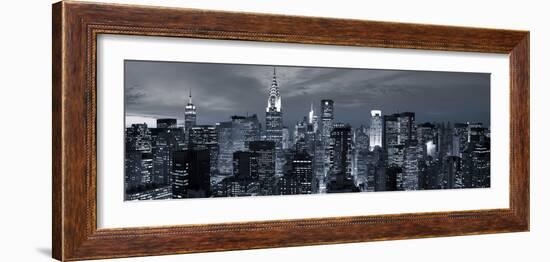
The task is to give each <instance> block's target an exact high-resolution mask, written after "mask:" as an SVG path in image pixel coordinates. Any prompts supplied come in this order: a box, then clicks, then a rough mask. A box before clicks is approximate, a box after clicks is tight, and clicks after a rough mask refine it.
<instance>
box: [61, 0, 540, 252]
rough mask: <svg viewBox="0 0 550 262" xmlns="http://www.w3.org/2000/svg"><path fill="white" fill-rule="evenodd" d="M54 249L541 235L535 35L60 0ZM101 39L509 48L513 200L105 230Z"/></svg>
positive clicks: (180, 248) (196, 248) (219, 247)
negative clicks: (533, 141)
mask: <svg viewBox="0 0 550 262" xmlns="http://www.w3.org/2000/svg"><path fill="white" fill-rule="evenodd" d="M52 31H53V32H52V34H53V46H52V60H53V61H52V63H53V80H52V87H53V92H52V104H53V108H52V113H53V117H52V128H53V137H52V148H53V152H52V154H53V163H52V172H53V181H52V190H53V193H52V202H53V203H52V204H53V221H52V227H53V230H52V231H53V232H52V245H53V257H54V258H56V259H58V260H63V261H69V260H81V259H99V258H116V257H130V256H150V255H164V254H182V253H192V252H207V251H223V250H238V249H256V248H269V247H283V246H285V247H289V246H303V245H320V244H331V243H349V242H361V241H378V240H393V239H410V238H424V237H442V236H455V235H474V234H487V233H502V232H521V231H528V230H529V32H528V31H511V30H499V29H483V28H465V27H452V26H437V25H421V24H405V23H390V22H375V21H359V20H344V19H327V18H316V17H295V16H283V15H266V14H251V13H233V12H219V11H205V10H193V9H181V8H161V7H149V6H129V5H113V4H98V3H83V2H72V1H63V2H59V3H56V4H54V5H53V23H52ZM99 34H121V35H141V36H167V37H188V38H206V39H225V40H249V41H265V42H285V43H304V44H324V45H343V46H363V47H382V48H407V49H422V50H443V51H467V52H483V53H500V54H508V55H509V58H510V95H509V97H510V207H509V208H505V209H488V210H476V211H457V212H433V213H411V214H396V215H374V216H354V217H338V218H317V219H296V220H280V221H267V222H250V223H223V224H202V225H181V226H163V227H145V228H122V229H98V228H97V225H96V221H97V216H96V209H97V202H96V197H97V196H96V194H97V193H96V191H97V184H96V176H97V174H96V106H97V101H96V51H97V50H96V48H97V47H96V42H97V37H98V35H99Z"/></svg>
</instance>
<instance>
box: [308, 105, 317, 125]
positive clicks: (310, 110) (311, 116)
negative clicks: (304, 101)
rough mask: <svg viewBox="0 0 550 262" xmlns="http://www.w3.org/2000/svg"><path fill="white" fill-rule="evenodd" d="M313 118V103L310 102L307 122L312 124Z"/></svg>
mask: <svg viewBox="0 0 550 262" xmlns="http://www.w3.org/2000/svg"><path fill="white" fill-rule="evenodd" d="M314 118H315V110H314V109H313V103H311V106H310V107H309V113H308V115H307V123H308V124H313V119H314Z"/></svg>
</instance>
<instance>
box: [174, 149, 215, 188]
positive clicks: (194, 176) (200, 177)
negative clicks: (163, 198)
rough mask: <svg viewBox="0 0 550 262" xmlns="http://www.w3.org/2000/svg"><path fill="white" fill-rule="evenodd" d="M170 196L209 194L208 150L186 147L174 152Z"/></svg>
mask: <svg viewBox="0 0 550 262" xmlns="http://www.w3.org/2000/svg"><path fill="white" fill-rule="evenodd" d="M173 161H174V162H173V164H172V167H173V169H172V170H173V171H172V198H197V197H209V196H210V152H209V151H208V150H206V149H204V150H194V149H187V150H183V151H176V152H174V158H173Z"/></svg>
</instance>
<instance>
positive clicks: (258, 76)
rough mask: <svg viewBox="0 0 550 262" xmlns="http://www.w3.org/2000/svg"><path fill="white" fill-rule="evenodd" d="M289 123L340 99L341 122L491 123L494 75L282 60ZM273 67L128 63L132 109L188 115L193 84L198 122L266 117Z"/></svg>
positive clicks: (128, 105)
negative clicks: (407, 115)
mask: <svg viewBox="0 0 550 262" xmlns="http://www.w3.org/2000/svg"><path fill="white" fill-rule="evenodd" d="M276 70H277V80H278V82H279V86H280V90H281V95H282V103H283V111H284V112H283V114H284V116H283V118H284V121H285V125H288V126H292V125H294V123H295V122H296V121H298V120H299V119H301V118H302V117H303V116H305V115H306V114H307V112H308V111H309V107H310V103H312V102H313V103H314V105H315V108H316V111H317V112H319V109H320V100H321V99H325V98H330V99H333V100H334V101H335V115H336V117H337V118H338V119H337V121H342V122H350V123H351V124H353V125H357V126H358V125H360V124H367V123H368V122H369V120H368V116H369V114H368V112H369V111H370V110H372V109H381V110H383V113H384V114H391V113H395V112H397V111H414V112H416V115H417V119H418V120H419V121H451V122H460V121H479V122H484V123H487V125H488V124H489V123H490V75H489V74H480V73H457V72H428V71H399V70H377V69H370V70H366V69H345V68H314V67H287V66H277V67H276ZM272 75H273V66H262V65H231V64H211V63H176V62H151V61H126V62H125V98H126V110H127V111H126V113H127V114H131V115H144V116H162V117H167V116H172V117H175V118H179V119H181V118H183V112H184V108H185V105H186V104H187V100H188V92H189V90H190V89H191V90H192V94H193V102H194V103H195V105H196V106H197V113H198V122H199V123H203V124H214V123H215V122H219V121H226V120H228V119H229V117H230V116H231V115H235V114H240V115H245V114H254V113H255V114H258V116H259V117H260V119H261V120H262V121H263V117H264V116H265V113H264V112H265V106H266V103H267V96H268V91H269V87H270V85H271V81H272Z"/></svg>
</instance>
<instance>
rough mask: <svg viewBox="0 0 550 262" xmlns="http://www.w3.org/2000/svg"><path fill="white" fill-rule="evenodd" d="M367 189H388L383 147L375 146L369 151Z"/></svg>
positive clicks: (369, 190)
mask: <svg viewBox="0 0 550 262" xmlns="http://www.w3.org/2000/svg"><path fill="white" fill-rule="evenodd" d="M367 171H368V174H367V191H368V192H371V191H385V190H386V181H387V178H386V165H385V163H384V150H383V149H382V148H381V147H375V148H374V150H372V151H371V152H368V157H367Z"/></svg>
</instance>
